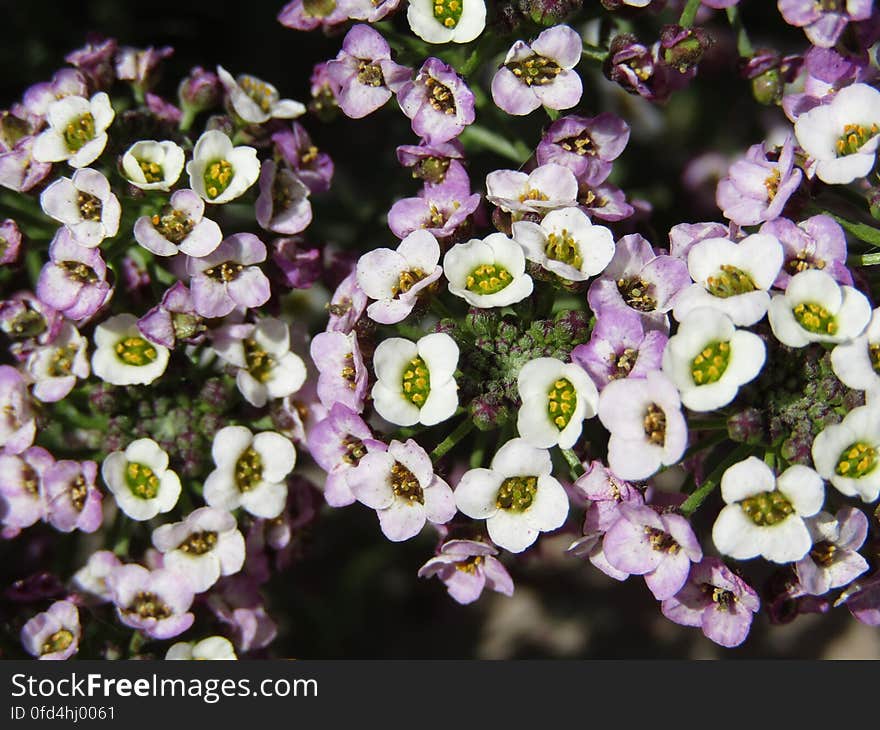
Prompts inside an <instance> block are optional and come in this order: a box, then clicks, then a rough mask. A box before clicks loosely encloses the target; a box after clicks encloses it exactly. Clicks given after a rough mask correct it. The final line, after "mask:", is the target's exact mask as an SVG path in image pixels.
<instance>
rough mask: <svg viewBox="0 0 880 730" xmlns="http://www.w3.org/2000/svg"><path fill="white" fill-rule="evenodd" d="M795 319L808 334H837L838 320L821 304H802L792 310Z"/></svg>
mask: <svg viewBox="0 0 880 730" xmlns="http://www.w3.org/2000/svg"><path fill="white" fill-rule="evenodd" d="M792 314H794V318H795V319H796V320H797V321H798V324H800V326H801V327H803V328H804V329H805V330H807V332H813V333H814V334H821V335H826V334H827V335H833V334H835V333H836V332H837V319H836V317H835V316H834V315H833V314H831V312H829V311H828V310H827V309H825V307H823V306H822V305H821V304H816V303H815V302H802V303H801V304H798V305H797V306H796V307H795V308H794V309H792Z"/></svg>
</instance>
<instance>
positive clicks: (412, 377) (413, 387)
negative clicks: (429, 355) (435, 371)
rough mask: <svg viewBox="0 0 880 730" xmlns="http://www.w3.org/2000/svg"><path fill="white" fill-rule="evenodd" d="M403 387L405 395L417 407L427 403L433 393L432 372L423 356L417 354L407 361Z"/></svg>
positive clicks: (402, 381) (402, 382)
mask: <svg viewBox="0 0 880 730" xmlns="http://www.w3.org/2000/svg"><path fill="white" fill-rule="evenodd" d="M401 387H402V388H403V397H404V398H406V399H407V400H408V401H409V402H410V403H412V404H413V405H414V406H415V407H416V408H421V407H422V406H423V405H425V401H426V400H427V399H428V395H429V394H430V393H431V373H430V371H429V370H428V366H427V365H425V361H424V360H423V359H422V358H420V357H418V356H416V357H414V358H413V359H412V360H410V361H409V362H408V363H407V365H406V368H404V371H403V377H402V378H401Z"/></svg>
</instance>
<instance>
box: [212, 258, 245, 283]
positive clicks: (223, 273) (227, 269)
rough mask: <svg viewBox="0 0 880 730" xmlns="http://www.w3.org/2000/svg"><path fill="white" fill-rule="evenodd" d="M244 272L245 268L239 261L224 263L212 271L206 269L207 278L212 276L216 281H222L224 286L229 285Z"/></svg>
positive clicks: (214, 267)
mask: <svg viewBox="0 0 880 730" xmlns="http://www.w3.org/2000/svg"><path fill="white" fill-rule="evenodd" d="M242 271H244V266H243V265H242V264H240V263H238V262H237V261H224V262H223V263H222V264H220V265H219V266H213V267H211V268H210V269H205V276H210V277H211V278H212V279H214V280H216V281H222V282H223V283H224V284H228V283H229V282H230V281H233V280H234V279H235V278H236V277H237V276H238V275H239V274H240V273H241V272H242Z"/></svg>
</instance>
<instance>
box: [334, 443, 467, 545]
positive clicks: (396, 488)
mask: <svg viewBox="0 0 880 730" xmlns="http://www.w3.org/2000/svg"><path fill="white" fill-rule="evenodd" d="M348 484H349V486H350V487H351V491H352V493H353V494H354V496H355V497H356V498H357V500H358V501H359V502H360V503H361V504H364V505H366V506H367V507H369V508H370V509H374V510H376V513H377V515H378V517H379V526H380V527H381V529H382V533H383V534H384V535H385V537H387V538H388V539H389V540H391V541H392V542H401V541H403V540H409V539H410V538H412V537H415V536H416V535H418V534H419V532H421V531H422V528H423V527H424V526H425V522H426V521H427V522H431V523H432V524H435V525H442V524H445V523H446V522H449V520H451V519H452V517H453V516H454V515H455V498H454V497H453V494H452V489H450V487H449V485H448V484H447V483H446V482H445V481H443V480H442V479H441V478H440V477H438V476H437V475H436V474H434V466H433V464H432V463H431V458H430V457H429V456H428V454H427V452H426V451H425V450H424V449H423V448H422V447H421V446H419V445H418V444H417V443H416V442H415V441H413V440H412V439H409V440H408V441H406V443H401V442H400V441H392V442H391V443H390V444H388V450H387V451H371V452H370V453H368V454H366V455H365V456H364V457H363V458H362V459H361V460H360V463H359V464H358V465H357V466H356V467H355V468H354V469H352V470H351V471H350V472H349V474H348Z"/></svg>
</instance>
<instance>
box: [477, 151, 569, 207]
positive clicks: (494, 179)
mask: <svg viewBox="0 0 880 730" xmlns="http://www.w3.org/2000/svg"><path fill="white" fill-rule="evenodd" d="M577 196H578V181H577V178H576V177H575V176H574V173H573V172H572V171H571V170H569V169H568V168H567V167H564V166H562V165H557V164H556V163H555V162H548V163H547V164H545V165H541V166H540V167H536V168H535V169H534V170H532V171H531V172H530V173H528V174H526V173H524V172H519V171H518V170H495V171H494V172H490V173H489V174H488V175H486V199H487V200H488V201H489V202H490V203H494V204H495V205H497V206H498V207H499V208H501V210H504V211H507V212H508V213H511V214H512V217H513V220H520V219H521V218H522V217H523V215H524V214H526V213H536V214H537V215H544V214H546V213H547V212H548V211H551V210H556V209H557V208H570V207H571V206H574V205H577Z"/></svg>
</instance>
